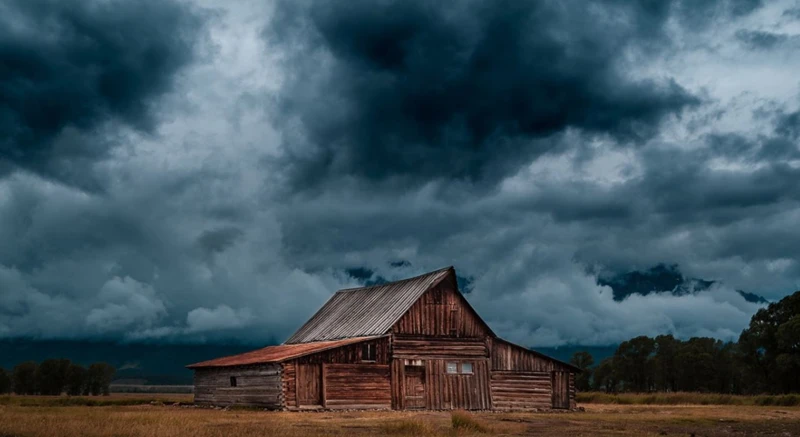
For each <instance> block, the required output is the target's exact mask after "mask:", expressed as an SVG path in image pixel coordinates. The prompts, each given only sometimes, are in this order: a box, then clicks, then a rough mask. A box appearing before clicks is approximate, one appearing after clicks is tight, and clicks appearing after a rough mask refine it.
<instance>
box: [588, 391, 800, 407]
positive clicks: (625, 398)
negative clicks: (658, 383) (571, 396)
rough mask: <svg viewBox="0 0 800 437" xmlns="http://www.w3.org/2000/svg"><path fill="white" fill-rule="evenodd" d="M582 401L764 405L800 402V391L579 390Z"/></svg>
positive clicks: (787, 405) (600, 402)
mask: <svg viewBox="0 0 800 437" xmlns="http://www.w3.org/2000/svg"><path fill="white" fill-rule="evenodd" d="M577 400H578V403H582V404H590V403H591V404H619V405H761V406H782V407H791V406H800V395H797V394H787V395H758V396H743V395H727V394H719V393H688V392H677V393H622V394H609V393H601V392H587V393H578V397H577Z"/></svg>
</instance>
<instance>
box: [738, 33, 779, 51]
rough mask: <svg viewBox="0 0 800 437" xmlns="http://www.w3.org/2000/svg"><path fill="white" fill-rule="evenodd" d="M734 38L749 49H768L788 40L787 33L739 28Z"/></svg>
mask: <svg viewBox="0 0 800 437" xmlns="http://www.w3.org/2000/svg"><path fill="white" fill-rule="evenodd" d="M736 39H738V40H739V42H741V43H742V44H744V46H745V47H747V48H749V49H750V50H770V49H774V48H776V47H778V46H779V45H781V44H784V43H786V42H787V41H789V40H790V37H789V35H785V34H780V33H774V32H765V31H761V30H740V31H738V32H736Z"/></svg>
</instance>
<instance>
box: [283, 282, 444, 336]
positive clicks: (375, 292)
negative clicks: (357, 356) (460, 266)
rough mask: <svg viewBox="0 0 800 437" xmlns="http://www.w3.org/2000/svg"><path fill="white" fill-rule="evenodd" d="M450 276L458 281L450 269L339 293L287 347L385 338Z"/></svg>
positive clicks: (302, 328)
mask: <svg viewBox="0 0 800 437" xmlns="http://www.w3.org/2000/svg"><path fill="white" fill-rule="evenodd" d="M449 274H450V275H453V280H454V281H455V270H453V268H452V267H447V268H444V269H440V270H436V271H434V272H430V273H426V274H424V275H420V276H416V277H414V278H409V279H403V280H401V281H395V282H389V283H386V284H380V285H374V286H372V287H362V288H349V289H345V290H339V291H337V292H336V294H334V295H333V296H332V297H331V298H330V299H329V300H328V302H326V303H325V305H324V306H323V307H322V308H320V310H319V311H317V313H316V314H314V317H312V318H311V319H310V320H309V321H307V322H306V323H305V325H303V326H302V327H301V328H300V329H298V330H297V332H295V333H294V335H292V336H291V337H289V339H288V340H286V344H293V343H308V342H316V341H326V340H335V339H341V338H353V337H364V336H373V335H383V334H386V333H387V332H388V331H389V330H390V329H391V328H392V325H394V324H395V323H396V322H397V321H398V320H400V318H401V317H403V315H404V314H405V313H406V312H407V311H408V310H409V308H411V306H412V305H414V303H415V302H416V301H417V299H419V298H420V296H422V294H423V293H425V292H426V291H427V290H428V289H429V288H431V287H432V286H434V285H436V284H438V283H439V282H441V281H442V279H444V278H446V277H447V275H449Z"/></svg>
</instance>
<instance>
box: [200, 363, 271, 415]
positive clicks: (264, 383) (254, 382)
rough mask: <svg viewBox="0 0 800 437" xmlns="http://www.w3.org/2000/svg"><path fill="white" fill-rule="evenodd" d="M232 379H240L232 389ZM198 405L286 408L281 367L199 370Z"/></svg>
mask: <svg viewBox="0 0 800 437" xmlns="http://www.w3.org/2000/svg"><path fill="white" fill-rule="evenodd" d="M231 377H235V378H236V387H231ZM194 401H195V402H196V403H198V404H207V405H252V406H259V407H264V408H275V409H278V408H282V407H283V390H282V386H281V365H280V364H259V365H256V366H248V367H220V368H203V369H196V370H195V372H194Z"/></svg>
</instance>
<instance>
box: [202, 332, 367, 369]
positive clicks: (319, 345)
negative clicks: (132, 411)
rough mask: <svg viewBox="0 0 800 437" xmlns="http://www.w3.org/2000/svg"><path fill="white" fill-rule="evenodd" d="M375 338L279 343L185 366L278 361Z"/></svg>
mask: <svg viewBox="0 0 800 437" xmlns="http://www.w3.org/2000/svg"><path fill="white" fill-rule="evenodd" d="M375 338H380V336H372V337H356V338H347V339H344V340H336V341H317V342H314V343H301V344H281V345H277V346H268V347H265V348H263V349H258V350H254V351H250V352H245V353H243V354H239V355H231V356H228V357H222V358H215V359H213V360H209V361H203V362H200V363H195V364H190V365H188V366H186V367H188V368H190V369H197V368H200V367H228V366H246V365H249V364H263V363H279V362H281V361H286V360H290V359H293V358H298V357H302V356H305V355H309V354H313V353H316V352H322V351H325V350H328V349H333V348H337V347H340V346H347V345H349V344H354V343H359V342H362V341H367V340H372V339H375Z"/></svg>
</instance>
